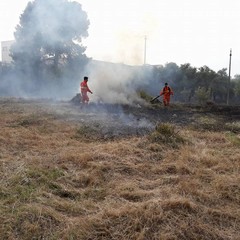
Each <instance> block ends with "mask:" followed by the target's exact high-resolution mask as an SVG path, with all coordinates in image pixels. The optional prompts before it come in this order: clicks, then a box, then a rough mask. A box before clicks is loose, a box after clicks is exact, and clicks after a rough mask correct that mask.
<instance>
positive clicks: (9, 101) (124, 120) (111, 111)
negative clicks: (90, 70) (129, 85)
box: [0, 98, 240, 139]
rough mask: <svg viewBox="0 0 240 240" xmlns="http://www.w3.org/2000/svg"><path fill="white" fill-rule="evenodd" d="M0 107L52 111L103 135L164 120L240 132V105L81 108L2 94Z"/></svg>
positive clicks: (135, 131) (139, 130)
mask: <svg viewBox="0 0 240 240" xmlns="http://www.w3.org/2000/svg"><path fill="white" fill-rule="evenodd" d="M0 107H1V109H3V111H5V110H6V111H7V109H8V110H9V112H10V113H11V112H13V113H14V112H20V113H22V114H25V115H34V116H35V117H36V116H37V117H41V116H44V115H52V116H54V118H55V119H61V120H62V121H66V122H68V123H72V124H73V125H75V126H77V127H79V128H82V127H87V128H88V130H89V132H91V133H92V134H93V135H94V134H95V135H98V136H99V138H102V139H109V138H118V137H126V136H133V135H135V136H142V135H146V134H148V133H150V132H152V131H153V130H154V129H155V127H156V126H157V125H158V124H161V123H168V124H174V125H176V126H177V127H190V128H195V129H198V130H204V131H232V132H234V133H240V106H217V105H213V106H196V105H184V104H171V105H170V106H169V107H167V108H165V107H164V106H163V105H161V104H150V103H145V104H142V105H140V104H135V105H121V104H102V103H101V104H100V103H98V104H97V103H90V104H89V105H88V106H87V107H84V108H82V107H81V106H80V104H74V103H73V102H71V101H53V100H50V99H23V98H0ZM4 109H5V110H4Z"/></svg>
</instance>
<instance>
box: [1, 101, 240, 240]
mask: <svg viewBox="0 0 240 240" xmlns="http://www.w3.org/2000/svg"><path fill="white" fill-rule="evenodd" d="M68 111H69V114H68V115H67V116H66V114H65V111H64V108H60V106H59V105H58V104H55V103H54V104H53V105H47V106H45V103H42V102H40V101H39V102H38V101H36V102H31V101H21V100H14V101H12V100H4V101H2V102H1V105H0V115H1V118H0V124H1V136H0V164H1V165H0V172H1V182H0V206H1V207H0V222H1V224H0V232H1V236H0V239H86V240H87V239H139V240H140V239H149V240H150V239H151V240H152V239H224V240H225V239H229V240H230V239H231V240H232V239H236V240H237V239H239V232H240V211H239V204H240V188H239V186H240V177H239V176H240V174H239V159H240V150H239V149H240V148H239V142H238V140H239V138H238V135H239V132H236V131H237V130H236V125H235V124H234V131H231V130H230V129H228V130H226V131H214V130H213V129H211V131H208V130H207V129H206V130H205V131H199V130H198V128H192V127H191V128H190V127H188V126H187V125H186V126H182V125H181V126H179V125H175V124H174V123H171V124H169V123H166V124H158V125H157V126H156V129H155V130H153V131H151V132H150V133H146V134H144V135H141V136H139V135H138V134H135V135H134V134H132V135H129V134H125V135H124V134H123V133H122V134H120V135H118V137H114V138H113V137H111V135H110V137H109V135H105V138H104V141H102V140H103V138H102V136H103V135H102V130H103V126H102V125H101V124H102V122H104V121H102V119H100V120H101V121H99V122H100V124H99V125H96V119H95V118H94V121H92V125H91V118H93V116H92V115H91V114H90V113H84V114H80V113H79V112H78V111H79V109H77V108H71V109H68ZM95 117H96V116H95ZM110 117H111V116H109V118H110ZM89 119H90V120H89ZM87 120H88V121H87ZM201 121H202V120H201ZM105 123H106V124H108V127H110V128H111V127H114V126H115V125H109V124H111V123H110V122H109V121H108V120H106V122H105ZM204 123H207V124H214V122H213V121H212V118H211V119H210V120H207V119H206V117H204ZM229 124H230V125H231V123H229ZM86 126H87V127H86ZM117 126H120V125H117ZM105 127H106V126H105ZM231 127H233V126H232V125H231ZM99 129H100V130H101V131H98V130H99ZM123 129H124V130H126V129H127V128H123ZM118 130H119V129H118ZM120 130H121V129H120Z"/></svg>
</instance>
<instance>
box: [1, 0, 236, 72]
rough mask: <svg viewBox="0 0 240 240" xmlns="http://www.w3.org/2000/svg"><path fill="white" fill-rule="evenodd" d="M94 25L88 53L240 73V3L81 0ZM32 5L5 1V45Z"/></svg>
mask: <svg viewBox="0 0 240 240" xmlns="http://www.w3.org/2000/svg"><path fill="white" fill-rule="evenodd" d="M77 2H80V3H81V4H82V7H83V10H85V11H86V12H87V14H88V18H89V20H90V27H89V37H88V38H87V39H85V40H84V45H85V46H86V47H87V51H86V54H87V56H88V57H92V58H93V59H97V60H103V61H111V62H118V63H119V62H120V63H125V64H130V65H135V64H137V65H139V64H143V62H144V43H145V40H144V37H145V36H147V41H146V63H147V64H162V65H164V64H165V63H168V62H175V63H177V64H178V65H180V64H184V63H190V64H191V65H192V66H194V67H202V66H204V65H207V66H208V67H210V68H211V69H213V70H214V71H218V70H220V69H222V68H228V66H229V51H230V48H232V74H231V75H232V76H234V75H235V74H240V0H77ZM27 3H28V0H17V1H16V0H1V2H0V41H5V40H11V39H13V32H14V31H15V26H16V25H17V24H18V22H19V16H20V14H21V13H22V12H23V10H24V9H25V7H26V5H27Z"/></svg>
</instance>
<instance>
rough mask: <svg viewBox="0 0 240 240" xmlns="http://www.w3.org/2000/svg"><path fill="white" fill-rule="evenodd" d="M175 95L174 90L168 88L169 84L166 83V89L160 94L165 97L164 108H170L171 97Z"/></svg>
mask: <svg viewBox="0 0 240 240" xmlns="http://www.w3.org/2000/svg"><path fill="white" fill-rule="evenodd" d="M171 95H173V91H172V89H171V88H170V87H169V86H168V83H165V86H164V88H163V89H162V91H161V92H160V96H163V103H164V106H168V105H169V103H170V96H171Z"/></svg>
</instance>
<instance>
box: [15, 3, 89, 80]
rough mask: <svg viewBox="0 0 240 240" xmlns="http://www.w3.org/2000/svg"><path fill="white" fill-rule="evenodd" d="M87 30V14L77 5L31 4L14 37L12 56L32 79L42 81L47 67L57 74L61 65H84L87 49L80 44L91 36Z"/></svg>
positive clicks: (17, 64) (24, 13) (16, 63)
mask: <svg viewBox="0 0 240 240" xmlns="http://www.w3.org/2000/svg"><path fill="white" fill-rule="evenodd" d="M88 27H89V20H88V18H87V14H86V12H85V11H83V10H82V6H81V4H79V3H77V2H70V1H68V0H35V1H32V2H29V3H28V5H27V7H26V9H25V10H24V12H23V14H22V15H21V16H20V23H19V24H18V25H17V27H16V31H15V34H14V35H15V40H16V41H15V44H14V45H13V46H12V49H11V52H12V58H13V61H14V63H15V66H17V67H19V68H20V69H21V70H22V72H24V73H25V74H28V75H29V77H33V76H34V77H35V78H39V77H40V74H41V73H42V72H43V68H44V67H46V65H47V66H48V67H49V65H51V66H52V68H51V70H52V71H53V72H55V73H57V72H59V71H60V70H61V69H62V68H59V64H60V63H62V64H65V63H66V65H68V64H71V63H72V62H73V61H74V60H75V59H76V60H77V62H78V63H79V64H82V65H84V64H85V63H86V62H87V57H86V55H85V54H84V52H85V50H86V48H85V47H83V46H82V44H81V42H82V38H85V37H87V36H88V32H87V30H88ZM78 67H80V66H78ZM45 70H46V69H45ZM48 70H49V69H48ZM44 77H45V76H44Z"/></svg>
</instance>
